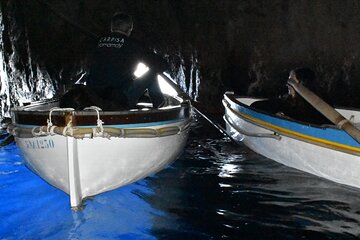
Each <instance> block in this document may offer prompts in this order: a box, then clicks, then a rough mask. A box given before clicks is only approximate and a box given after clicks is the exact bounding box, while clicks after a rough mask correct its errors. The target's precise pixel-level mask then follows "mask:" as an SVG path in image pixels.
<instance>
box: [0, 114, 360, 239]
mask: <svg viewBox="0 0 360 240" xmlns="http://www.w3.org/2000/svg"><path fill="white" fill-rule="evenodd" d="M340 170H341V169H340ZM357 238H360V190H357V189H354V188H350V187H346V186H343V185H339V184H336V183H333V182H330V181H327V180H324V179H321V178H318V177H315V176H312V175H309V174H306V173H303V172H300V171H297V170H294V169H291V168H288V167H285V166H282V165H280V164H278V163H276V162H273V161H271V160H269V159H266V158H264V157H261V156H259V155H257V154H255V153H254V152H252V151H251V150H248V149H247V148H246V147H245V146H242V145H235V144H233V143H232V142H231V141H230V140H229V139H227V138H226V137H224V136H223V135H221V134H219V132H218V131H217V130H216V129H215V128H214V127H212V126H211V125H210V124H209V123H208V122H206V121H205V120H204V119H202V118H200V117H197V118H196V120H195V122H194V125H193V128H192V131H191V135H190V138H189V141H188V144H187V146H186V149H185V151H184V153H183V154H182V156H181V157H180V158H179V159H178V160H177V161H176V162H175V163H173V164H172V165H171V166H169V167H168V168H167V169H165V170H163V171H161V172H159V173H157V174H155V175H154V176H151V177H148V178H146V179H144V180H142V181H139V182H136V183H134V184H131V185H128V186H125V187H123V188H120V189H117V190H114V191H111V192H107V193H103V194H100V195H98V196H95V197H93V198H92V199H89V200H87V201H86V204H85V208H84V209H83V210H82V211H78V212H74V211H72V210H70V208H69V198H68V196H67V195H66V194H65V193H63V192H62V191H60V190H58V189H56V188H54V187H52V186H50V185H49V184H47V183H46V182H44V181H43V180H42V179H40V178H39V177H37V176H36V175H35V174H33V173H32V172H31V171H30V170H28V169H27V168H26V167H25V165H24V163H23V159H22V157H21V156H20V153H19V150H18V148H17V147H16V146H15V145H14V144H13V145H10V146H7V147H5V148H2V149H0V239H317V240H319V239H357Z"/></svg>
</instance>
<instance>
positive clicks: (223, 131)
mask: <svg viewBox="0 0 360 240" xmlns="http://www.w3.org/2000/svg"><path fill="white" fill-rule="evenodd" d="M159 75H160V76H161V77H162V78H163V79H164V80H165V81H166V82H167V83H168V84H169V85H170V86H172V87H173V88H174V89H175V91H176V92H178V93H180V96H179V97H183V98H184V99H186V100H189V101H190V97H189V96H188V95H187V94H186V93H184V91H183V90H182V89H181V88H180V86H179V85H177V84H176V83H175V82H174V81H172V80H171V79H169V78H168V77H167V76H166V75H165V74H163V73H161V72H160V73H159ZM192 108H193V109H194V110H195V111H196V112H197V113H198V114H200V115H201V116H202V117H203V118H205V119H206V120H207V121H208V122H209V123H210V124H211V125H213V126H214V127H215V128H216V129H217V130H219V132H220V133H222V134H223V135H224V136H227V137H228V138H229V139H230V140H231V141H232V142H234V143H236V144H238V142H237V141H235V139H234V138H233V137H232V136H230V134H228V133H227V132H226V130H225V129H224V128H223V127H222V126H221V125H220V124H218V123H216V122H214V121H212V120H211V119H210V118H209V117H207V116H206V115H205V114H204V113H202V112H201V111H200V110H199V109H197V108H196V107H195V106H194V104H192Z"/></svg>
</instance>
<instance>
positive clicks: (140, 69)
mask: <svg viewBox="0 0 360 240" xmlns="http://www.w3.org/2000/svg"><path fill="white" fill-rule="evenodd" d="M148 71H149V67H148V66H146V65H145V64H144V63H142V62H140V63H138V65H137V66H136V70H135V72H134V75H135V77H136V78H140V77H142V76H144V74H145V73H147V72H148Z"/></svg>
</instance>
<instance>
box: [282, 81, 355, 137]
mask: <svg viewBox="0 0 360 240" xmlns="http://www.w3.org/2000/svg"><path fill="white" fill-rule="evenodd" d="M288 84H289V85H290V86H292V87H293V88H294V89H295V91H296V92H297V93H298V94H300V96H301V97H303V98H304V99H305V100H306V101H307V102H309V103H310V104H311V105H312V106H313V107H314V108H315V109H316V110H318V111H319V112H320V113H321V114H323V115H324V116H325V117H326V118H327V119H329V120H330V121H331V122H332V123H334V124H335V125H337V126H338V127H339V128H340V129H343V130H344V131H345V132H347V133H348V134H349V135H350V136H351V137H352V138H353V139H355V140H356V141H357V142H358V143H360V130H359V129H357V128H356V127H354V125H353V124H352V123H351V122H350V121H349V120H348V119H346V118H345V117H344V116H342V115H341V114H340V113H339V112H338V111H336V110H335V109H334V108H333V107H331V106H330V105H329V104H327V103H326V102H325V101H324V100H322V99H321V98H320V97H319V96H317V95H316V94H315V93H313V92H312V91H310V90H309V89H308V88H306V87H305V86H304V85H302V84H301V83H300V81H299V80H297V79H296V77H295V76H292V77H291V78H289V80H288Z"/></svg>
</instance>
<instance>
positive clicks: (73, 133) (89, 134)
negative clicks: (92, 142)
mask: <svg viewBox="0 0 360 240" xmlns="http://www.w3.org/2000/svg"><path fill="white" fill-rule="evenodd" d="M190 124H191V119H188V120H187V121H186V122H184V123H183V124H181V125H179V126H168V127H162V128H114V127H103V128H102V131H101V132H98V131H97V128H77V127H73V126H71V121H70V122H69V123H68V125H67V126H65V127H58V126H51V127H50V129H49V131H47V129H48V126H40V127H35V128H21V127H15V126H14V125H10V126H9V129H11V132H12V134H13V135H14V136H17V137H19V138H28V137H41V136H49V135H62V136H69V137H74V138H93V137H105V138H110V137H121V138H155V137H166V136H170V135H176V134H180V133H181V132H184V131H186V130H188V129H189V127H190ZM44 129H46V131H44Z"/></svg>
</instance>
